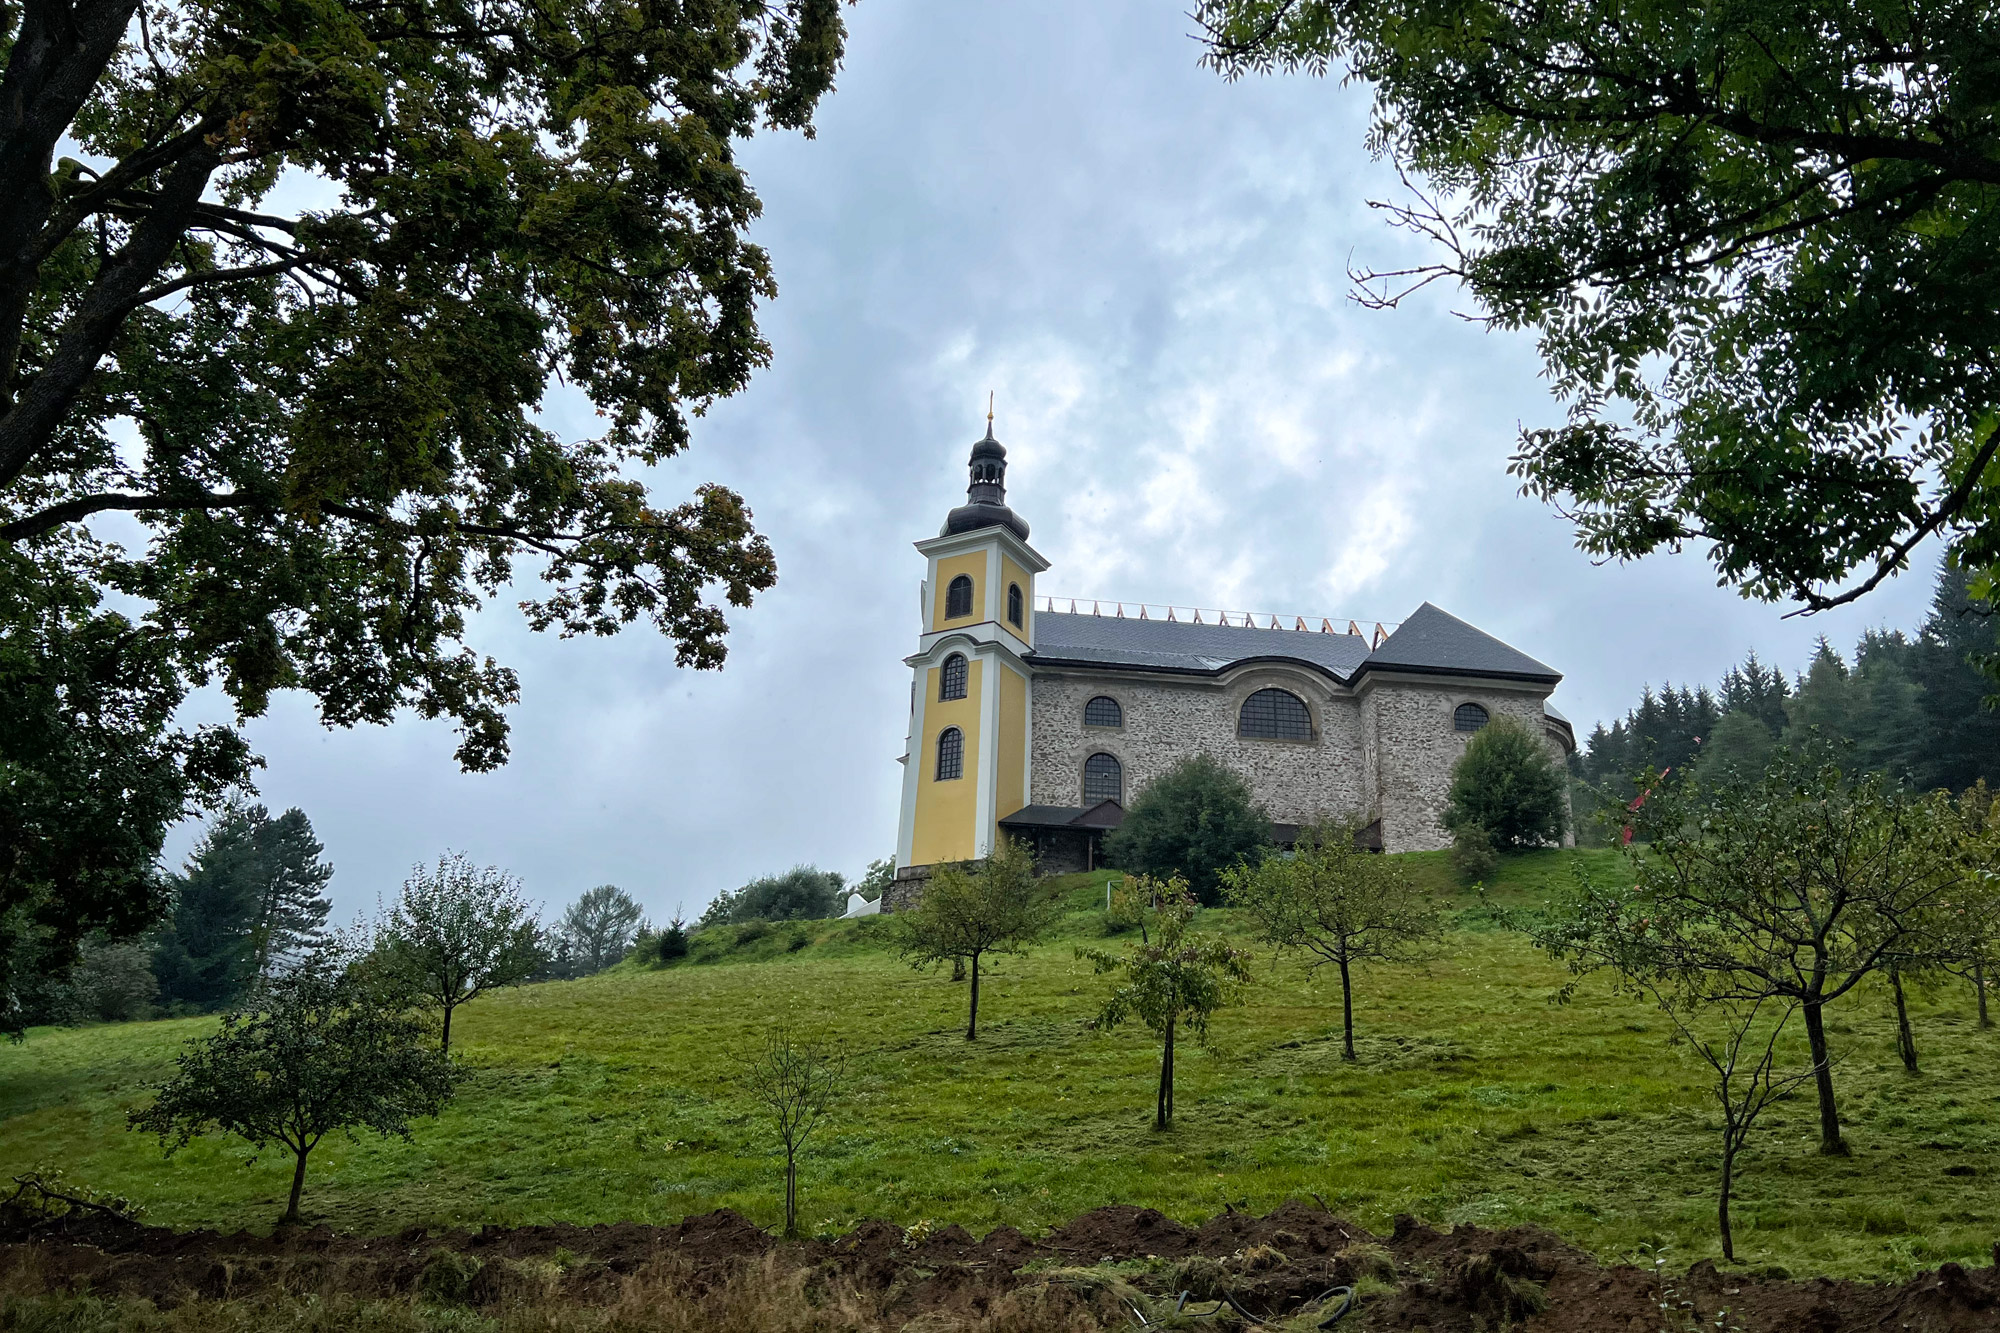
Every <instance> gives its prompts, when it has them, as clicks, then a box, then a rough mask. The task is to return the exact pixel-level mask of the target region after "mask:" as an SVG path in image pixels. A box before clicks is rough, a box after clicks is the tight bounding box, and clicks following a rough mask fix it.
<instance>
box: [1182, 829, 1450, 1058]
mask: <svg viewBox="0 0 2000 1333" xmlns="http://www.w3.org/2000/svg"><path fill="white" fill-rule="evenodd" d="M1354 834H1355V829H1354V827H1353V826H1352V825H1349V824H1318V825H1309V826H1308V827H1306V828H1303V829H1300V830H1299V836H1298V841H1297V842H1296V843H1294V844H1293V847H1292V853H1291V855H1290V856H1279V855H1267V856H1265V858H1264V859H1263V861H1262V862H1261V863H1259V864H1258V865H1256V866H1239V867H1237V868H1235V869H1233V870H1226V871H1224V872H1223V875H1222V893H1223V898H1224V900H1225V901H1227V902H1228V903H1229V904H1230V905H1231V906H1232V907H1239V908H1242V909H1243V911H1244V912H1245V913H1246V914H1247V915H1248V916H1249V917H1250V919H1251V920H1252V921H1253V922H1255V923H1256V925H1257V930H1258V933H1259V934H1260V935H1261V936H1262V937H1263V939H1264V941H1265V942H1266V943H1268V944H1272V945H1275V946H1277V949H1278V951H1279V952H1280V953H1283V952H1284V951H1285V950H1286V949H1302V950H1304V951H1305V952H1306V953H1308V954H1310V955H1311V956H1312V964H1311V966H1312V967H1313V969H1314V970H1317V969H1319V968H1320V967H1323V966H1325V965H1327V964H1329V963H1330V964H1332V965H1333V966H1334V967H1335V968H1337V969H1338V970H1339V972H1340V1019H1341V1058H1342V1059H1343V1060H1352V1059H1354V1058H1355V1056H1354V978H1353V969H1354V966H1355V964H1357V963H1372V962H1380V963H1403V962H1416V961H1417V960H1419V959H1422V958H1425V957H1428V956H1429V955H1430V954H1431V953H1432V952H1433V951H1434V949H1435V947H1436V944H1437V941H1438V939H1439V937H1440V936H1441V935H1442V934H1443V931H1444V921H1443V916H1442V915H1441V914H1440V913H1439V911H1438V908H1437V905H1436V904H1435V903H1434V902H1432V901H1431V898H1430V895H1429V894H1428V893H1426V892H1424V891H1423V890H1422V889H1420V888H1418V887H1417V886H1416V885H1415V884H1414V883H1412V882H1411V880H1410V877H1409V875H1408V873H1407V872H1406V871H1405V869H1404V867H1403V863H1402V862H1401V861H1397V860H1392V859H1391V858H1389V857H1386V856H1375V855H1372V854H1370V853H1368V852H1365V851H1362V850H1360V849H1358V848H1357V847H1355V845H1354Z"/></svg>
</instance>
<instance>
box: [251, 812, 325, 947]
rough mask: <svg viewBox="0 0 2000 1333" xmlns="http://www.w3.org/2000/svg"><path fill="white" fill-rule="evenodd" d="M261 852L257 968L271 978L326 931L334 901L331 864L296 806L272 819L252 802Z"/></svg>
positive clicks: (308, 821) (304, 816)
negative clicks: (329, 890) (328, 887)
mask: <svg viewBox="0 0 2000 1333" xmlns="http://www.w3.org/2000/svg"><path fill="white" fill-rule="evenodd" d="M249 816H250V819H251V822H252V823H253V824H254V825H255V826H256V829H255V833H254V835H253V837H254V842H255V845H256V850H257V858H258V872H257V873H258V879H259V883H258V899H259V901H258V909H257V923H256V927H255V930H254V940H255V943H254V950H255V960H256V974H257V976H258V977H259V978H262V979H265V980H268V979H269V978H270V976H271V974H272V972H273V971H274V970H275V969H276V968H277V967H278V966H279V965H281V964H283V963H284V962H285V961H286V960H287V959H293V958H297V957H299V956H300V955H302V954H304V953H306V952H308V951H309V950H311V949H312V948H313V946H314V945H315V944H317V943H318V942H319V941H320V939H321V938H322V937H323V934H324V932H325V929H326V917H327V913H328V912H330V911H331V910H332V909H333V903H332V902H331V901H330V900H329V899H328V898H327V896H326V885H327V881H329V880H331V879H332V878H333V866H332V865H330V864H328V863H327V862H326V861H323V860H321V859H320V858H321V857H322V856H323V855H324V854H325V851H326V849H325V848H324V847H322V846H321V845H320V841H319V839H318V838H316V837H314V836H313V828H312V821H311V820H309V819H307V818H306V815H305V811H303V810H301V809H299V808H298V807H297V806H293V807H292V808H291V809H289V810H287V811H285V813H284V814H282V815H279V816H278V817H277V818H276V819H272V818H271V817H270V816H269V814H268V813H267V812H266V811H265V809H264V807H263V806H261V805H257V806H252V807H250V811H249Z"/></svg>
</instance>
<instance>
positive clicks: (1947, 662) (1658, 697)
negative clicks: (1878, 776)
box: [1579, 566, 2000, 804]
mask: <svg viewBox="0 0 2000 1333" xmlns="http://www.w3.org/2000/svg"><path fill="white" fill-rule="evenodd" d="M1967 583H1968V581H1967V578H1966V576H1965V575H1964V574H1963V573H1960V572H1957V571H1955V570H1953V569H1951V568H1950V567H1949V566H1944V567H1941V568H1940V569H1939V571H1938V577H1937V587H1936V589H1935V592H1934V594H1933V597H1932V604H1931V610H1930V613H1929V615H1928V616H1927V617H1926V619H1925V621H1924V624H1923V626H1922V628H1921V629H1920V630H1919V631H1918V632H1917V633H1916V635H1915V636H1914V637H1911V636H1908V635H1905V634H1903V633H1901V632H1900V631H1894V630H1871V631H1869V632H1867V633H1866V634H1864V635H1863V636H1862V637H1861V640H1860V642H1859V643H1857V644H1856V645H1855V648H1854V651H1853V653H1852V654H1851V655H1850V656H1849V657H1846V658H1843V657H1842V656H1841V655H1840V654H1839V653H1838V652H1836V651H1835V650H1834V648H1833V646H1832V645H1831V644H1830V643H1828V642H1826V641H1825V640H1824V639H1822V640H1821V641H1820V643H1819V644H1818V646H1817V647H1816V649H1815V650H1814V654H1813V658H1812V661H1811V663H1810V664H1808V666H1807V669H1806V670H1805V671H1804V672H1803V673H1801V674H1800V675H1799V676H1798V678H1797V680H1796V681H1795V682H1794V681H1788V680H1787V679H1786V678H1785V675H1784V673H1783V672H1781V671H1778V670H1776V669H1775V668H1771V667H1766V666H1765V665H1764V664H1763V663H1762V662H1760V661H1759V660H1758V658H1757V655H1756V654H1755V653H1752V654H1750V656H1749V658H1748V659H1747V660H1746V661H1745V662H1744V663H1743V665H1742V666H1740V667H1735V668H1732V669H1731V670H1730V672H1729V673H1728V674H1727V675H1726V676H1724V677H1723V678H1722V683H1721V687H1720V688H1719V690H1718V691H1716V692H1715V693H1714V694H1710V692H1709V691H1708V690H1707V689H1705V688H1698V689H1694V690H1690V689H1688V688H1687V687H1685V686H1683V687H1681V688H1680V689H1674V688H1673V687H1671V686H1669V687H1667V688H1665V689H1663V690H1661V691H1659V692H1658V694H1655V693H1654V691H1652V690H1651V689H1648V690H1646V691H1645V693H1644V695H1643V696H1642V697H1641V700H1640V704H1639V706H1638V707H1637V708H1634V709H1632V710H1630V711H1629V712H1627V713H1626V715H1625V716H1624V717H1623V718H1622V719H1620V720H1618V721H1615V722H1613V723H1612V724H1611V726H1610V727H1608V728H1607V727H1605V726H1603V725H1601V724H1600V725H1599V726H1598V727H1597V728H1596V729H1595V730H1594V731H1593V732H1592V733H1591V735H1590V737H1589V739H1588V741H1587V743H1586V748H1585V753H1584V755H1583V756H1582V758H1581V760H1580V763H1579V770H1580V772H1581V773H1582V775H1583V776H1584V778H1585V779H1586V780H1587V781H1588V782H1589V783H1590V784H1591V785H1592V786H1594V787H1596V788H1598V789H1599V790H1600V791H1601V792H1602V793H1603V795H1604V797H1605V798H1606V799H1608V800H1615V801H1617V802H1619V803H1621V804H1622V803H1623V802H1626V801H1629V800H1631V799H1632V797H1633V796H1634V795H1636V794H1637V791H1638V788H1637V787H1636V786H1635V785H1634V783H1633V777H1634V775H1636V774H1637V773H1639V772H1640V771H1642V770H1643V769H1645V768H1647V767H1648V766H1651V767H1653V768H1658V769H1669V768H1671V769H1674V770H1676V771H1680V772H1685V771H1686V770H1687V769H1688V768H1689V767H1691V766H1694V765H1696V764H1699V766H1700V771H1701V773H1702V775H1703V776H1704V777H1705V778H1708V779H1711V780H1716V779H1721V778H1723V777H1725V776H1726V775H1727V774H1728V773H1729V772H1731V771H1732V770H1733V771H1734V772H1735V773H1736V774H1738V775H1740V776H1743V777H1747V778H1754V777H1755V776H1756V775H1757V774H1758V773H1760V772H1761V771H1762V770H1763V767H1764V765H1765V763H1767V762H1768V761H1769V759H1770V757H1771V753H1772V751H1773V750H1774V749H1776V748H1777V747H1778V746H1779V745H1786V746H1790V747H1793V748H1797V747H1799V746H1804V745H1810V744H1812V743H1813V742H1815V741H1835V742H1839V743H1840V744H1842V745H1843V746H1844V747H1845V750H1844V754H1843V757H1842V762H1843V764H1844V765H1845V766H1847V767H1849V768H1852V769H1854V770H1857V771H1870V772H1880V773H1884V774H1887V775H1888V776H1889V777H1890V778H1892V779H1896V780H1901V781H1906V782H1908V783H1910V784H1911V785H1913V786H1916V787H1920V788H1932V787H1943V788H1947V789H1949V790H1952V791H1963V790H1965V789H1966V788H1968V787H1970V786H1972V785H1973V784H1975V783H1977V782H1980V781H1982V780H1986V781H2000V712H1996V711H1995V710H1993V709H1990V708H1987V707H1985V706H1984V696H1985V695H1986V694H1987V693H1988V691H1990V690H1991V689H1992V686H1993V682H1992V680H1991V679H1990V678H1989V677H1987V676H1986V675H1984V674H1983V673H1982V670H1981V668H1980V666H1979V663H1980V661H1981V660H1982V659H1983V657H1984V655H1986V654H1988V653H1990V652H1991V651H1992V648H1993V633H1994V629H1993V619H1992V607H1991V606H1990V605H1989V604H1987V603H1985V602H1980V601H1977V600H1975V599H1973V598H1972V597H1971V596H1970V595H1969V593H1968V590H1967ZM1718 709H1719V710H1720V711H1719V712H1718V711H1717V710H1718Z"/></svg>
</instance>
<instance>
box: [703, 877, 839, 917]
mask: <svg viewBox="0 0 2000 1333" xmlns="http://www.w3.org/2000/svg"><path fill="white" fill-rule="evenodd" d="M846 883H847V880H846V878H845V877H844V876H843V875H841V873H840V872H839V871H837V870H821V869H819V868H818V867H817V866H803V865H801V866H793V867H792V868H791V869H790V870H787V871H786V872H785V873H784V874H782V875H766V876H765V877H764V878H762V879H753V880H751V881H750V882H749V883H748V884H745V885H744V886H743V887H742V888H740V889H737V890H735V891H734V892H725V893H719V894H717V895H716V897H715V901H714V902H712V903H710V904H709V905H708V910H706V911H704V912H703V913H702V914H701V925H703V926H716V925H722V924H724V923H725V922H743V921H813V920H817V919H819V918H821V917H829V916H839V915H840V914H841V912H842V911H843V910H844V909H845V907H846V902H845V901H844V897H843V895H842V893H841V889H842V888H843V887H844V886H845V885H846Z"/></svg>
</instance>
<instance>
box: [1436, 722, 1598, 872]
mask: <svg viewBox="0 0 2000 1333" xmlns="http://www.w3.org/2000/svg"><path fill="white" fill-rule="evenodd" d="M1567 791H1568V783H1567V781H1566V780H1565V777H1564V775H1563V773H1562V771H1561V770H1560V769H1558V768H1557V767H1556V764H1555V760H1554V759H1553V758H1552V757H1551V756H1550V755H1549V749H1548V746H1546V745H1544V744H1543V743H1542V741H1541V738H1540V737H1538V736H1536V735H1535V734H1534V733H1533V732H1531V731H1529V730H1528V728H1527V727H1526V726H1524V725H1523V724H1522V723H1521V722H1519V721H1517V720H1516V719H1514V718H1511V717H1506V716H1504V715H1503V716H1498V717H1495V718H1494V719H1493V720H1492V721H1491V722H1489V723H1487V724H1486V726H1484V727H1482V728H1481V729H1480V731H1479V734H1478V735H1476V736H1474V737H1473V738H1472V740H1471V741H1470V743H1468V744H1467V745H1466V747H1465V753H1464V754H1463V755H1461V756H1459V760H1458V763H1457V764H1456V765H1454V766H1453V767H1452V770H1451V793H1450V795H1449V797H1448V798H1447V800H1446V803H1445V810H1444V825H1445V827H1446V828H1448V829H1450V830H1451V831H1452V832H1453V833H1454V834H1464V833H1465V832H1466V831H1467V830H1469V829H1478V830H1479V831H1481V832H1483V833H1484V834H1485V835H1486V837H1487V838H1488V840H1489V841H1490V842H1491V843H1492V846H1493V849H1494V850H1495V851H1501V852H1508V851H1513V850H1515V849H1516V848H1521V847H1538V846H1541V845H1542V844H1544V843H1552V842H1561V841H1562V835H1563V829H1564V827H1565V826H1566V824H1567V823H1568V819H1567V814H1568V811H1567V806H1568V801H1567V800H1566V794H1567Z"/></svg>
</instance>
